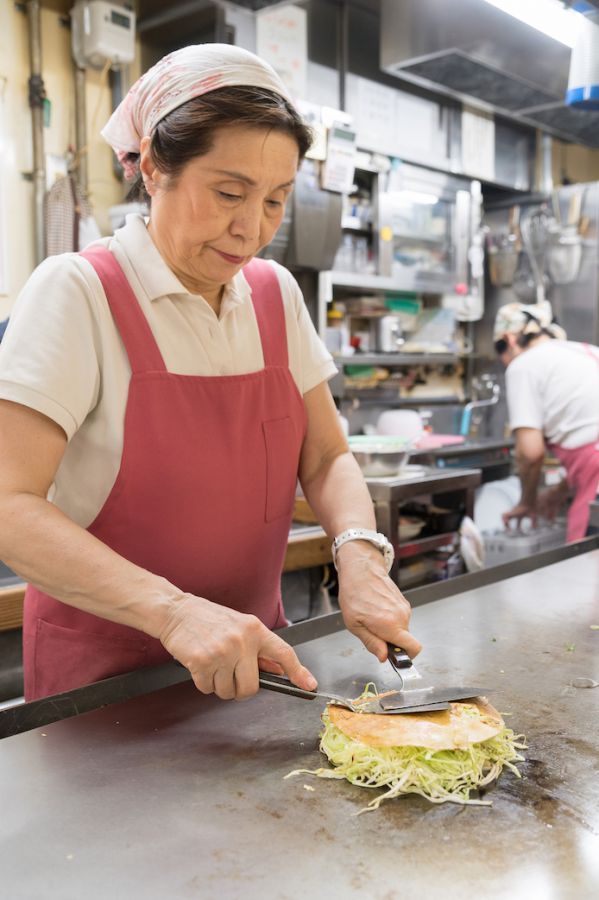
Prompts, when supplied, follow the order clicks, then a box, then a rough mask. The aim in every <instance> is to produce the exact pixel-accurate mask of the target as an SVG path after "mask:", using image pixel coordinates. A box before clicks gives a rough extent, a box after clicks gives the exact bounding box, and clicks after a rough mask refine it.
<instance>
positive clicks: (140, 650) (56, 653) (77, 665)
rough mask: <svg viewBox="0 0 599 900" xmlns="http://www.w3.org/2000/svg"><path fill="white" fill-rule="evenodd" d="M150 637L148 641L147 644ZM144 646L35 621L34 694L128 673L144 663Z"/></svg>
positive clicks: (42, 694) (142, 643) (136, 642)
mask: <svg viewBox="0 0 599 900" xmlns="http://www.w3.org/2000/svg"><path fill="white" fill-rule="evenodd" d="M149 641H150V638H148V643H149ZM146 657H147V647H146V642H145V641H144V638H143V636H142V637H141V639H140V640H139V641H136V640H132V639H131V638H122V637H117V636H111V635H104V634H94V633H88V632H84V631H77V630H74V629H71V628H65V627H64V626H62V625H54V624H53V623H52V622H46V621H45V620H44V619H39V620H38V625H37V634H36V646H35V655H34V660H35V662H34V670H35V688H34V690H35V693H36V694H37V695H38V696H49V695H50V694H60V693H62V692H63V691H70V690H72V689H73V688H77V687H81V686H82V685H84V684H91V683H92V682H94V681H100V680H101V679H103V678H110V677H111V676H112V675H122V674H123V673H124V672H132V671H133V670H134V669H139V668H141V667H142V666H144V665H145V664H146Z"/></svg>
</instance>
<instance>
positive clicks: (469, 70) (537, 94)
mask: <svg viewBox="0 0 599 900" xmlns="http://www.w3.org/2000/svg"><path fill="white" fill-rule="evenodd" d="M522 2H526V0H522ZM593 27H594V26H593ZM570 53H571V51H570V48H569V47H567V46H565V45H564V44H562V43H560V42H559V41H557V40H554V39H553V38H551V37H547V35H545V34H543V33H541V32H540V31H537V30H536V29H535V28H532V27H531V26H529V25H526V24H524V23H523V22H520V21H518V20H517V19H515V18H514V17H513V16H510V15H508V14H507V13H504V12H502V11H501V10H499V9H497V8H496V7H494V6H491V5H490V4H489V3H485V2H484V0H401V2H397V0H381V69H383V70H384V71H385V72H388V73H390V74H392V75H395V76H397V77H398V78H401V79H403V80H405V81H408V82H411V83H413V84H418V85H421V86H422V87H426V88H428V89H429V90H432V91H435V92H436V93H442V94H445V95H448V96H452V97H456V98H458V99H460V100H462V101H463V102H464V103H467V104H469V105H470V106H474V107H478V108H480V109H484V110H490V111H492V112H497V113H500V114H501V115H503V116H507V117H509V118H511V119H515V120H517V121H519V122H522V123H525V124H528V125H531V126H533V127H535V128H540V129H542V130H543V131H547V132H549V133H550V134H553V135H555V136H556V137H558V138H560V139H562V140H566V141H573V142H575V143H577V144H585V145H586V146H588V147H599V112H589V111H588V110H577V109H572V108H571V107H568V106H566V105H565V103H564V96H565V93H566V88H567V85H568V72H569V67H570Z"/></svg>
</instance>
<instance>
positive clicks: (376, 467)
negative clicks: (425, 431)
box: [348, 434, 412, 478]
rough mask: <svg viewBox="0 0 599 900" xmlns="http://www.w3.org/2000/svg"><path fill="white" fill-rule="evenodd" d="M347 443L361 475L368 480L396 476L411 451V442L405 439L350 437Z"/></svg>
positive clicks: (369, 436)
mask: <svg viewBox="0 0 599 900" xmlns="http://www.w3.org/2000/svg"><path fill="white" fill-rule="evenodd" d="M348 443H349V449H350V450H351V451H352V453H353V454H354V456H355V457H356V460H357V461H358V465H359V466H360V468H361V470H362V473H363V474H364V475H365V476H366V477H369V478H380V477H385V476H387V477H390V476H393V475H397V474H398V473H399V471H400V470H401V468H402V466H405V464H406V463H407V461H408V459H409V457H410V450H411V449H412V442H411V441H409V440H407V439H406V438H398V437H389V436H384V435H374V436H371V435H368V434H359V435H350V437H349V438H348Z"/></svg>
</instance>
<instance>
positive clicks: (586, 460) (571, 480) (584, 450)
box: [550, 344, 599, 542]
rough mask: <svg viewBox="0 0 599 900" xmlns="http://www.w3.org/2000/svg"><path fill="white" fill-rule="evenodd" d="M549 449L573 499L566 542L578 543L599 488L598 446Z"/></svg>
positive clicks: (598, 361)
mask: <svg viewBox="0 0 599 900" xmlns="http://www.w3.org/2000/svg"><path fill="white" fill-rule="evenodd" d="M583 347H584V349H585V351H586V352H587V353H588V355H589V356H590V357H591V359H593V360H594V361H595V362H596V363H597V365H598V366H599V360H598V359H597V357H596V356H595V354H594V353H592V352H591V350H590V348H589V345H588V344H583ZM550 449H551V450H552V451H553V453H555V455H556V456H557V458H558V459H559V460H560V462H562V463H563V465H564V467H565V469H566V473H567V481H568V486H569V487H570V488H571V490H573V491H574V499H573V501H572V503H571V504H570V509H569V510H568V530H567V533H566V540H567V541H568V542H570V541H578V540H580V538H583V537H584V536H585V534H586V531H587V528H588V525H589V517H590V511H589V503H590V502H591V500H594V499H595V497H596V496H597V489H598V488H599V443H597V442H596V441H593V443H591V444H584V445H583V446H582V447H574V448H570V447H560V446H559V445H558V444H550Z"/></svg>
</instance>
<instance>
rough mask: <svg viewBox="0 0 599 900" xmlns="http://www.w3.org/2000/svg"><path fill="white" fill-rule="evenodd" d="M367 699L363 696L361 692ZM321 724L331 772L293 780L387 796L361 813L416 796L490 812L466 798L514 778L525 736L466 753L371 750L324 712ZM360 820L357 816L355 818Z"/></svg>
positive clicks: (505, 737) (506, 736)
mask: <svg viewBox="0 0 599 900" xmlns="http://www.w3.org/2000/svg"><path fill="white" fill-rule="evenodd" d="M365 693H366V692H365ZM462 710H463V714H464V715H465V716H468V717H470V716H472V715H473V710H476V707H472V706H470V707H468V706H464V707H461V709H460V714H462ZM322 720H323V723H324V731H323V732H322V734H321V736H320V750H321V752H322V753H324V754H325V756H326V757H327V758H328V759H329V761H330V762H331V764H332V765H333V768H332V769H323V768H320V769H297V770H296V771H294V772H290V773H289V775H287V776H285V777H286V778H289V777H291V776H292V775H299V774H303V775H316V776H318V777H319V778H339V779H342V778H346V779H347V780H348V781H349V782H351V783H352V784H356V785H359V786H360V787H366V788H384V787H386V788H387V790H386V791H385V793H384V794H381V795H380V796H379V797H375V799H374V800H371V801H370V803H369V804H368V806H366V807H365V808H364V809H362V810H360V811H359V812H367V811H369V810H374V809H378V807H379V806H380V805H381V803H382V802H383V800H390V799H391V798H392V797H399V796H401V795H403V794H420V795H421V796H422V797H425V798H426V799H427V800H430V801H431V803H446V802H448V801H449V802H452V803H462V804H471V805H479V806H492V802H491V801H490V800H480V799H470V792H471V791H473V790H476V789H478V788H481V787H483V786H484V785H486V784H489V782H491V781H494V780H495V779H496V778H497V777H498V776H499V775H500V773H501V771H502V769H503V768H504V766H507V768H508V769H510V770H511V771H512V772H513V773H514V774H515V775H516V776H517V777H518V778H519V777H520V773H519V771H518V769H517V768H516V766H515V765H514V762H519V761H522V760H523V759H524V757H523V756H522V755H521V754H520V753H518V750H524V749H526V744H525V743H524V742H523V735H515V734H514V732H513V731H512V730H511V729H510V728H506V727H505V726H504V727H503V729H502V730H501V731H500V732H499V733H498V734H496V735H495V736H494V737H492V738H489V739H488V740H486V741H481V742H480V743H476V744H470V746H469V747H468V748H466V749H464V750H430V749H428V748H426V747H371V746H370V745H368V744H363V743H362V742H360V741H356V740H353V739H352V738H349V737H347V736H346V735H345V734H344V733H343V732H342V731H340V730H339V729H338V728H337V727H336V726H335V725H333V724H332V722H331V721H330V719H329V716H328V712H327V710H325V711H324V713H323V716H322ZM358 815H359V813H358Z"/></svg>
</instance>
